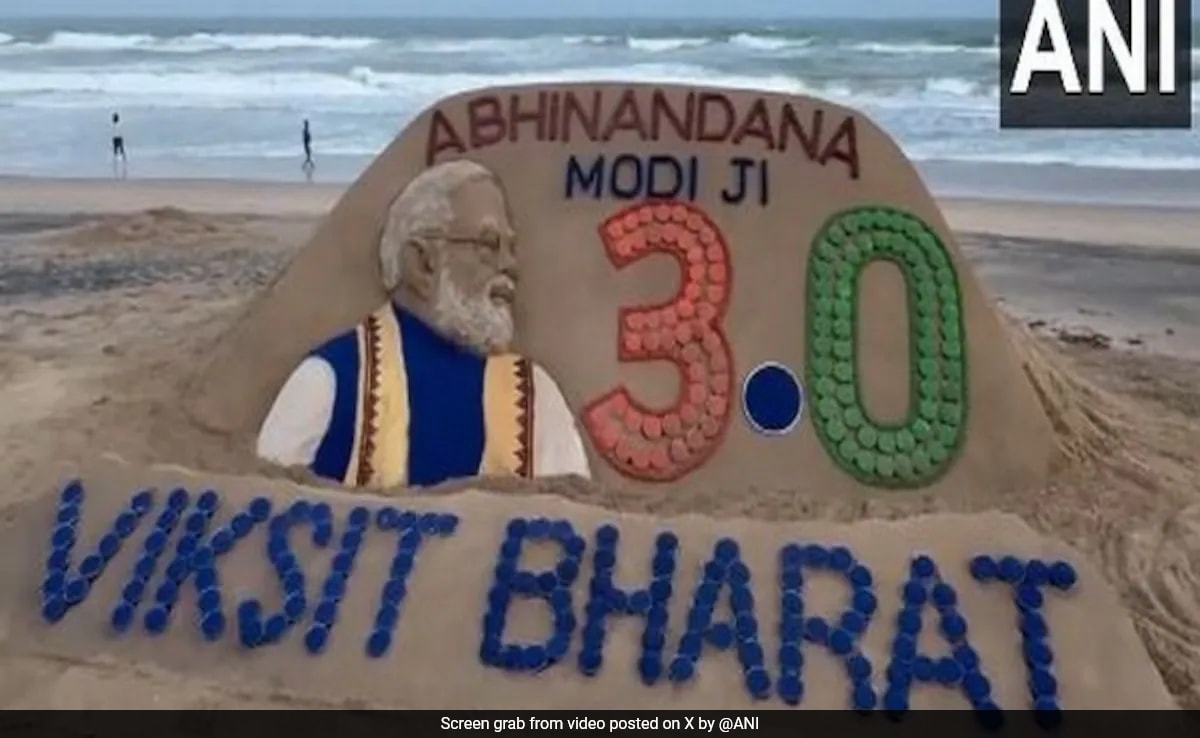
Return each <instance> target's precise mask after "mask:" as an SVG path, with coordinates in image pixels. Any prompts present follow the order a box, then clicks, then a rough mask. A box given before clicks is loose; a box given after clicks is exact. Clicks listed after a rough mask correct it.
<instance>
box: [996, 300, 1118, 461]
mask: <svg viewBox="0 0 1200 738" xmlns="http://www.w3.org/2000/svg"><path fill="white" fill-rule="evenodd" d="M1005 331H1006V333H1007V334H1008V338H1009V340H1010V341H1011V342H1012V344H1013V347H1014V352H1015V354H1016V356H1017V357H1018V360H1019V361H1020V363H1021V369H1022V371H1023V372H1024V374H1025V377H1026V379H1027V380H1028V382H1029V385H1030V386H1031V387H1033V390H1034V392H1035V393H1036V394H1037V399H1038V403H1039V404H1040V405H1041V407H1042V410H1043V411H1044V412H1045V414H1046V417H1047V418H1049V419H1050V423H1051V426H1052V427H1053V431H1054V442H1055V449H1056V451H1057V454H1056V456H1055V471H1064V470H1066V469H1068V468H1070V467H1071V466H1072V465H1073V464H1078V463H1086V462H1091V461H1094V460H1096V459H1098V458H1102V457H1105V456H1107V455H1109V454H1111V453H1112V452H1113V451H1114V450H1115V449H1116V448H1117V447H1118V446H1120V444H1121V437H1122V435H1123V434H1124V433H1126V432H1127V431H1128V430H1129V425H1128V423H1127V422H1125V421H1124V420H1122V410H1121V407H1120V402H1119V401H1118V400H1117V399H1116V398H1115V397H1113V396H1112V395H1110V394H1109V393H1107V392H1105V391H1104V390H1102V389H1100V388H1099V387H1096V386H1095V385H1094V384H1092V383H1090V382H1089V381H1087V380H1086V379H1085V378H1083V377H1081V376H1079V375H1078V374H1077V373H1075V372H1073V371H1071V369H1070V368H1068V367H1066V366H1064V365H1063V362H1062V359H1061V358H1060V357H1056V356H1054V355H1052V354H1051V353H1049V352H1047V351H1046V349H1045V348H1044V347H1043V346H1042V345H1041V344H1039V343H1038V341H1037V339H1036V338H1034V336H1033V335H1032V334H1031V333H1030V332H1029V331H1028V330H1026V329H1025V327H1024V326H1022V325H1021V324H1020V322H1019V321H1017V320H1012V319H1009V320H1005Z"/></svg>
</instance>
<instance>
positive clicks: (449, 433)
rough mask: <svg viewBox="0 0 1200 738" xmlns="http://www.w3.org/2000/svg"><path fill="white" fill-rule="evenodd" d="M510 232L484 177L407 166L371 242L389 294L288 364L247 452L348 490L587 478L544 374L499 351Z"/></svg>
mask: <svg viewBox="0 0 1200 738" xmlns="http://www.w3.org/2000/svg"><path fill="white" fill-rule="evenodd" d="M515 240H516V234H515V233H514V232H513V229H512V226H511V225H510V223H509V220H508V215H507V214H506V213H505V204H504V195H503V192H502V191H501V190H500V186H499V182H498V181H497V180H496V178H495V176H494V175H493V174H492V173H491V172H489V171H487V170H486V169H484V168H483V167H481V166H479V165H477V164H473V163H472V162H469V161H454V162H448V163H444V164H439V165H437V166H434V167H432V168H430V169H427V170H425V171H424V172H422V173H421V174H419V175H417V177H416V178H414V179H413V181H412V182H410V183H409V184H408V185H407V186H406V187H405V189H404V191H403V192H401V193H400V195H399V197H397V198H396V201H395V202H394V203H393V204H392V206H391V208H390V209H389V214H388V221H387V225H386V226H385V228H384V231H383V236H382V237H381V238H380V246H379V254H380V257H379V258H380V272H381V275H382V278H383V286H384V288H385V290H386V291H387V292H388V295H389V298H390V299H389V300H388V301H387V302H386V303H385V305H384V306H383V307H382V308H380V309H377V310H376V311H375V312H373V313H371V315H370V316H368V317H367V319H366V320H365V321H363V322H362V323H361V324H359V325H358V326H357V327H356V328H355V329H354V330H352V331H349V332H346V333H343V334H341V335H340V336H338V337H335V338H333V339H330V340H329V341H327V342H326V343H324V344H323V345H322V346H321V347H320V348H318V349H317V350H316V351H314V352H313V353H312V355H310V356H308V357H307V358H305V359H304V360H303V361H302V362H300V365H299V366H297V367H296V369H295V370H294V371H293V372H292V374H291V375H290V376H289V377H288V379H287V381H286V382H285V383H284V385H283V388H282V389H281V390H280V392H279V395H278V396H277V397H276V398H275V400H274V402H273V404H272V406H271V411H270V412H269V413H268V414H267V417H266V420H264V421H263V425H262V428H261V430H260V431H259V435H258V443H257V450H258V454H259V455H260V456H261V457H263V458H265V459H268V460H270V461H274V462H277V463H279V464H283V465H285V466H304V467H308V468H310V469H311V470H312V471H313V472H315V473H316V474H317V475H319V476H321V477H325V478H329V479H333V480H335V481H337V482H340V483H344V484H346V485H347V486H351V487H376V488H387V487H396V486H402V485H405V484H413V485H431V484H438V483H440V482H444V481H446V480H448V479H456V478H463V477H473V476H479V475H515V476H519V477H532V476H534V475H538V476H548V475H554V474H577V475H579V476H583V477H587V476H589V474H588V466H587V458H586V457H585V456H584V452H583V443H582V441H581V440H580V438H579V435H578V432H577V430H576V428H575V423H574V420H573V418H572V416H571V411H570V410H569V409H568V408H567V406H566V402H565V401H564V400H563V398H562V395H561V393H560V392H559V390H558V387H557V386H556V385H555V384H554V381H553V380H552V379H550V377H549V375H547V374H546V372H545V370H543V369H542V368H541V367H540V366H538V365H536V364H534V363H532V362H530V361H529V360H528V359H526V358H523V357H520V356H516V355H513V354H510V353H506V351H507V349H508V348H509V346H510V344H511V343H512V338H513V319H512V300H513V297H514V295H515V290H516V286H517V272H516V262H515V254H514V251H513V249H514V244H515Z"/></svg>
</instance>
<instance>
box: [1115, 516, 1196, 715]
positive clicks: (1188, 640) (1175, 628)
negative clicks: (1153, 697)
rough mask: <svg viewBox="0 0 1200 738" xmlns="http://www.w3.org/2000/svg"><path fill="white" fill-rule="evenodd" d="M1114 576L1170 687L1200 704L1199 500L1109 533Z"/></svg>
mask: <svg viewBox="0 0 1200 738" xmlns="http://www.w3.org/2000/svg"><path fill="white" fill-rule="evenodd" d="M1105 544H1106V545H1105V547H1104V551H1103V553H1104V559H1105V562H1104V563H1105V565H1106V566H1107V567H1108V569H1109V570H1110V572H1111V574H1110V576H1112V577H1115V578H1116V580H1117V581H1120V582H1123V584H1124V587H1123V588H1124V593H1123V594H1124V596H1125V599H1126V601H1127V602H1128V604H1129V606H1130V607H1131V608H1132V609H1133V610H1134V611H1135V612H1137V614H1138V618H1137V626H1138V629H1139V630H1140V632H1141V635H1142V638H1143V639H1144V640H1145V641H1146V645H1147V647H1148V648H1149V649H1150V651H1151V652H1152V653H1154V654H1155V656H1156V659H1155V661H1156V663H1157V664H1158V667H1159V670H1160V671H1161V673H1162V675H1163V679H1164V680H1165V681H1166V683H1167V686H1168V687H1169V688H1170V689H1171V691H1172V693H1174V694H1175V695H1177V696H1178V697H1179V699H1180V702H1181V703H1182V704H1184V705H1187V706H1191V707H1194V706H1196V705H1200V504H1192V505H1188V506H1187V507H1184V508H1181V509H1179V510H1177V511H1175V512H1174V513H1172V514H1169V515H1167V516H1165V517H1163V518H1162V519H1161V520H1160V521H1158V522H1157V523H1155V524H1152V525H1146V526H1142V527H1139V528H1137V529H1135V530H1128V529H1120V530H1113V531H1111V532H1110V533H1109V535H1107V536H1106V537H1105Z"/></svg>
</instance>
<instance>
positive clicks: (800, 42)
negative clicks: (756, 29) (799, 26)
mask: <svg viewBox="0 0 1200 738" xmlns="http://www.w3.org/2000/svg"><path fill="white" fill-rule="evenodd" d="M729 43H730V44H732V45H733V46H739V47H741V48H744V49H750V50H752V51H787V50H798V49H805V48H808V47H809V46H811V45H812V39H811V38H792V37H787V36H760V35H757V34H753V33H735V34H734V35H732V36H730V37H729Z"/></svg>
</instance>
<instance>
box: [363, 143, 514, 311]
mask: <svg viewBox="0 0 1200 738" xmlns="http://www.w3.org/2000/svg"><path fill="white" fill-rule="evenodd" d="M481 180H489V181H495V180H496V176H495V175H494V174H492V172H491V171H490V170H488V169H486V168H485V167H483V166H482V165H480V164H476V163H475V162H473V161H467V160H466V159H458V160H455V161H449V162H443V163H441V164H437V165H435V166H432V167H430V168H429V169H426V170H425V171H423V172H421V173H420V174H418V175H417V176H416V177H414V178H413V180H412V181H411V182H409V183H408V185H406V186H405V188H404V189H403V190H402V191H401V192H400V195H399V196H398V197H397V198H396V199H395V201H394V202H392V205H391V207H390V208H389V209H388V217H387V222H386V223H385V224H384V227H383V237H382V238H381V239H380V242H379V266H380V270H381V276H382V279H383V287H384V289H386V290H387V291H388V292H389V293H390V292H392V291H394V290H395V289H396V288H397V287H398V286H399V285H400V280H401V276H402V275H401V264H402V262H403V256H404V248H405V244H406V243H407V242H408V239H409V237H410V236H412V235H414V234H420V233H436V234H447V232H448V230H449V228H450V224H451V222H453V220H454V207H453V205H452V203H451V198H452V197H453V195H454V193H455V192H456V191H457V190H458V188H460V187H462V186H463V185H466V184H468V183H470V182H476V181H481Z"/></svg>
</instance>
